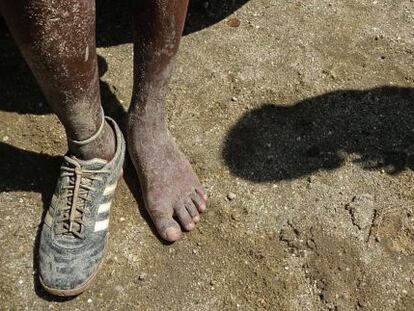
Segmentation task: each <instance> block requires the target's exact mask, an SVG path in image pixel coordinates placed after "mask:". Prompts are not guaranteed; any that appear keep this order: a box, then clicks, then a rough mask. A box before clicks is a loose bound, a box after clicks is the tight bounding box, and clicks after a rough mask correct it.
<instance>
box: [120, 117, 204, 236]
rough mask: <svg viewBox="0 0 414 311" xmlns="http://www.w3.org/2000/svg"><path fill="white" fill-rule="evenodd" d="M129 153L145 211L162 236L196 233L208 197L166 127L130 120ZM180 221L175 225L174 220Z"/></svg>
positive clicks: (144, 121)
mask: <svg viewBox="0 0 414 311" xmlns="http://www.w3.org/2000/svg"><path fill="white" fill-rule="evenodd" d="M129 124H130V126H129V128H128V138H127V139H128V151H129V154H130V156H131V159H132V161H133V163H134V165H135V169H136V170H137V173H138V177H139V180H140V183H141V188H142V193H143V196H144V202H145V207H146V209H147V211H148V212H149V214H150V216H151V219H152V221H153V222H154V225H155V227H156V228H157V231H158V233H159V235H160V236H161V237H162V238H163V239H165V240H167V241H170V242H173V241H176V240H178V239H180V237H181V235H182V231H181V228H180V225H181V227H182V228H184V229H185V230H187V231H191V230H193V229H194V227H195V224H196V223H198V222H199V221H200V213H202V212H204V211H205V209H206V202H207V196H206V194H205V191H204V189H203V187H202V186H201V184H200V181H199V180H198V177H197V175H196V174H195V173H194V171H193V169H192V168H191V165H190V163H189V162H188V160H187V159H186V157H185V156H184V154H183V153H182V152H181V151H180V150H179V149H178V147H177V145H176V144H175V142H174V140H173V138H172V137H171V136H170V134H169V132H168V130H167V129H166V127H165V126H164V125H162V126H157V125H156V124H154V123H153V122H147V121H146V120H142V119H140V120H139V121H137V119H136V118H134V120H132V117H130V120H129ZM173 217H174V218H175V219H176V220H177V221H178V222H177V221H176V220H175V219H174V218H173Z"/></svg>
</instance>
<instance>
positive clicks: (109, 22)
mask: <svg viewBox="0 0 414 311" xmlns="http://www.w3.org/2000/svg"><path fill="white" fill-rule="evenodd" d="M248 1H249V0H208V1H207V0H190V3H189V9H188V14H187V20H186V25H185V29H184V35H188V34H191V33H193V32H197V31H199V30H202V29H204V28H206V27H209V26H211V25H213V24H216V23H218V22H220V21H221V20H223V19H225V18H226V17H227V16H229V15H231V14H232V13H233V12H234V11H236V10H238V9H239V8H240V7H242V6H243V5H244V4H245V3H247V2H248ZM130 5H131V3H130V0H118V1H116V4H114V2H113V1H110V0H100V1H97V2H96V30H97V45H98V47H107V46H114V45H119V44H124V43H130V42H132V21H131V18H130V16H129V13H130V12H131V9H130Z"/></svg>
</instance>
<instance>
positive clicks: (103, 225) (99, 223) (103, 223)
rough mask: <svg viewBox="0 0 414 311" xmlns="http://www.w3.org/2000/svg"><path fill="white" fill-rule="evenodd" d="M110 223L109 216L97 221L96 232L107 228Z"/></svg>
mask: <svg viewBox="0 0 414 311" xmlns="http://www.w3.org/2000/svg"><path fill="white" fill-rule="evenodd" d="M108 225H109V218H107V219H105V220H101V221H97V222H96V223H95V230H94V232H98V231H103V230H106V229H107V228H108Z"/></svg>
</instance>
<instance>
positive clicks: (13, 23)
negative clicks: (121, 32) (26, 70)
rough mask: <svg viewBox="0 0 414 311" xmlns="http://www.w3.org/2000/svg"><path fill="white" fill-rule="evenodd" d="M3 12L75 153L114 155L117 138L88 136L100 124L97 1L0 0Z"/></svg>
mask: <svg viewBox="0 0 414 311" xmlns="http://www.w3.org/2000/svg"><path fill="white" fill-rule="evenodd" d="M0 10H1V12H2V15H3V16H4V18H5V20H6V23H7V24H8V26H9V28H10V31H11V33H12V35H13V37H14V39H15V41H16V43H17V45H18V46H19V49H20V51H21V52H22V54H23V56H24V58H25V60H26V62H27V63H28V65H29V66H30V68H31V70H32V72H33V74H34V75H35V77H36V79H37V81H38V83H39V85H40V87H41V89H42V91H43V94H44V95H45V97H46V99H47V101H48V103H49V105H50V106H51V107H52V109H53V111H54V112H55V113H56V114H57V116H58V117H59V119H60V121H61V122H62V124H63V125H64V127H65V130H66V134H67V137H68V141H69V150H70V153H71V154H73V155H75V156H77V157H79V158H81V159H91V158H95V157H98V158H104V159H107V160H109V159H111V158H112V156H113V153H114V149H115V146H114V137H113V133H112V130H111V128H110V126H109V125H108V124H105V127H104V130H103V132H102V135H100V137H98V138H97V139H96V140H94V141H93V142H91V143H90V144H87V145H82V146H80V145H78V144H74V143H70V141H80V140H86V139H88V138H90V137H91V136H93V135H94V133H96V132H97V131H98V129H99V127H100V126H101V122H102V111H101V109H102V108H101V104H100V94H99V75H98V70H97V57H96V43H95V1H94V0H66V1H52V0H0Z"/></svg>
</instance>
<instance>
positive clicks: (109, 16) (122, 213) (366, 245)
mask: <svg viewBox="0 0 414 311" xmlns="http://www.w3.org/2000/svg"><path fill="white" fill-rule="evenodd" d="M98 2H99V3H98V23H97V24H98V26H97V27H98V46H99V48H98V54H99V63H100V70H101V87H102V94H103V103H104V107H105V109H106V111H107V113H108V114H110V115H113V116H114V117H116V118H117V119H122V116H123V114H124V110H125V109H126V108H127V106H128V102H129V98H130V95H131V83H132V81H131V77H132V45H131V43H130V30H129V20H128V19H127V18H126V16H127V12H128V8H127V7H126V4H125V3H123V2H122V1H120V2H119V5H118V6H117V8H116V9H113V8H111V7H110V6H109V2H110V1H107V0H100V1H98ZM112 3H113V2H112ZM236 19H237V20H236ZM238 21H239V22H240V25H238ZM232 26H233V27H232ZM234 26H238V27H234ZM185 33H186V35H185V37H184V38H183V41H182V45H181V49H180V53H179V56H178V61H177V65H176V69H175V74H174V77H173V79H172V82H171V85H170V93H169V95H168V116H169V126H170V130H171V132H172V133H173V134H174V135H175V137H176V139H177V142H178V143H179V144H180V146H181V147H182V149H183V150H184V151H185V153H186V154H187V155H188V157H189V158H190V160H191V162H192V163H193V164H194V167H195V169H196V170H197V172H198V174H199V175H200V178H201V179H202V181H203V183H204V184H205V186H206V188H207V189H208V193H209V196H210V204H209V211H208V212H207V213H206V214H205V216H204V217H203V220H202V223H201V224H200V225H199V226H198V227H197V229H196V230H195V231H194V232H193V233H191V234H186V235H185V238H184V239H183V240H182V241H180V242H178V243H175V244H172V245H166V244H163V243H162V242H160V241H159V240H158V239H157V238H156V237H155V236H154V234H153V231H152V228H151V226H150V224H149V223H148V222H147V216H146V214H145V212H144V211H143V209H142V202H141V200H140V195H139V191H137V189H138V185H137V182H136V177H135V176H134V174H133V171H132V170H131V168H130V166H128V167H127V169H126V177H125V180H126V181H127V182H125V181H123V182H121V184H120V187H119V189H118V192H117V195H116V198H115V202H114V205H113V206H114V208H113V213H112V218H111V224H110V232H111V237H110V243H109V251H108V254H107V257H106V260H105V263H104V266H103V268H102V270H101V271H100V273H99V275H98V277H97V280H96V283H95V285H94V286H93V287H92V288H91V289H90V290H88V291H87V292H85V293H84V294H83V295H81V296H79V297H76V298H74V299H69V300H62V299H60V300H59V299H56V298H54V297H51V296H48V295H47V294H46V293H45V292H44V291H43V290H42V289H41V288H40V287H39V284H38V282H37V272H36V245H37V234H38V232H39V231H38V230H39V229H38V228H39V226H40V225H41V219H42V215H44V211H45V209H46V208H47V204H48V201H49V198H50V195H51V192H52V191H53V188H54V184H55V181H56V178H57V175H56V174H57V169H58V167H59V164H60V160H61V155H62V154H63V153H64V152H65V151H66V145H65V136H64V132H63V130H62V127H61V126H60V124H59V122H58V120H57V118H56V117H55V116H54V115H53V114H51V113H50V110H49V108H48V107H47V105H46V103H45V101H44V99H43V98H42V95H41V93H40V91H39V88H38V86H37V85H36V83H35V81H34V79H33V77H32V76H31V74H30V72H29V70H28V68H27V67H26V65H25V64H24V62H23V60H22V58H21V56H20V54H19V52H18V51H17V49H16V47H15V45H14V44H13V42H12V40H11V38H10V35H9V34H8V32H7V30H6V28H5V26H4V25H1V26H0V249H1V251H0V263H1V265H0V309H1V310H26V309H27V310H414V264H413V261H414V192H413V191H412V189H413V185H414V173H413V169H414V2H413V1H412V0H399V1H395V0H383V1H373V0H369V1H367V0H313V1H299V0H292V1H284V0H251V1H247V0H244V1H237V0H233V1H218V0H217V1H213V0H211V1H193V2H192V5H191V10H190V16H189V20H188V25H187V28H186V31H185ZM229 197H230V198H231V199H229ZM138 206H139V207H138Z"/></svg>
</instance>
